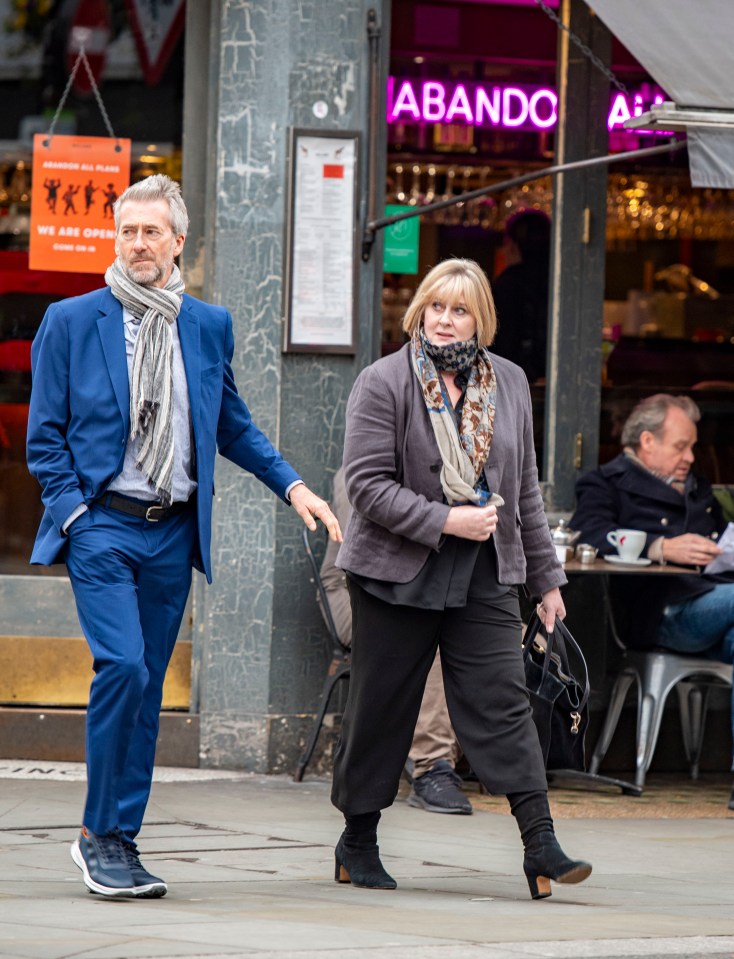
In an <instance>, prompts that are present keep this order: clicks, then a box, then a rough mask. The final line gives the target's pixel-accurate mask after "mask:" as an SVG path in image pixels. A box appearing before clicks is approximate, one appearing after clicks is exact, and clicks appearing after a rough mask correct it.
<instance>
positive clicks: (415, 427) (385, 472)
mask: <svg viewBox="0 0 734 959" xmlns="http://www.w3.org/2000/svg"><path fill="white" fill-rule="evenodd" d="M492 365H493V367H494V371H495V374H496V376H497V407H496V416H495V422H494V435H493V438H492V449H491V451H490V454H489V459H488V460H487V464H486V466H485V468H484V474H485V476H486V479H487V483H488V485H489V489H490V490H492V492H496V493H499V494H500V495H501V496H502V497H503V498H504V500H505V504H504V506H500V507H498V509H497V517H498V518H497V531H496V532H495V534H494V542H495V546H496V549H497V570H498V578H499V581H500V583H504V584H506V585H515V584H519V583H527V587H528V590H529V591H530V593H531V594H533V595H538V596H539V595H540V594H541V593H544V592H546V591H547V590H549V589H552V588H553V587H555V586H562V585H564V583H565V582H566V577H565V574H564V572H563V569H562V567H561V564H560V563H559V562H558V559H557V558H556V552H555V550H554V548H553V542H552V540H551V536H550V530H549V528H548V520H547V518H546V515H545V511H544V508H543V498H542V496H541V493H540V487H539V486H538V471H537V468H536V464H535V448H534V445H533V426H532V420H533V417H532V410H531V406H530V390H529V389H528V382H527V379H526V378H525V375H524V374H523V372H522V370H520V369H519V368H518V367H517V366H515V364H514V363H510V362H509V361H508V360H505V359H502V358H501V357H496V356H494V355H493V354H492ZM440 470H441V454H440V452H439V449H438V445H437V443H436V438H435V434H434V432H433V428H432V426H431V423H430V420H429V418H428V412H427V411H426V403H425V399H424V398H423V393H422V391H421V387H420V384H419V383H418V379H417V377H416V375H415V373H414V372H413V368H412V365H411V359H410V344H409V343H407V344H406V345H405V346H404V347H403V348H402V349H401V350H399V351H398V352H397V353H393V354H392V355H391V356H386V357H384V358H383V359H381V360H377V362H376V363H373V364H372V365H371V366H368V367H367V368H366V369H365V370H363V371H362V372H361V373H360V375H359V376H358V377H357V380H356V382H355V384H354V387H353V389H352V393H351V395H350V397H349V404H348V406H347V430H346V437H345V440H344V475H345V480H346V488H347V495H348V498H349V502H350V503H351V504H352V508H353V512H352V516H351V518H350V520H349V526H348V527H347V529H346V532H345V534H344V543H343V544H342V547H341V549H340V551H339V557H338V559H337V565H338V566H340V567H341V568H342V569H345V570H348V571H349V572H352V573H356V574H357V575H358V576H366V577H370V578H372V579H379V580H384V581H386V582H390V583H407V582H409V581H410V580H412V579H414V577H415V576H416V575H417V574H418V573H419V571H420V570H421V568H422V567H423V565H424V564H425V562H426V560H427V559H428V556H429V554H430V552H431V550H438V549H439V547H440V545H441V543H442V541H443V533H442V530H443V526H444V523H445V522H446V516H447V514H448V511H449V507H448V506H447V505H446V502H445V500H444V496H443V489H442V487H441V480H440Z"/></svg>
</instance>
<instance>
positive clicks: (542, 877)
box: [332, 259, 591, 898]
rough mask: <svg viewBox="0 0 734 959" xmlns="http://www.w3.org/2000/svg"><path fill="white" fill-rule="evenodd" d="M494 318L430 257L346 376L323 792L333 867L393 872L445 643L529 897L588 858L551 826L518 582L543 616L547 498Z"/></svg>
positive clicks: (552, 558) (459, 272)
mask: <svg viewBox="0 0 734 959" xmlns="http://www.w3.org/2000/svg"><path fill="white" fill-rule="evenodd" d="M496 327H497V321H496V316H495V310H494V303H493V301H492V294H491V291H490V288H489V283H488V281H487V278H486V276H485V275H484V273H483V272H482V270H481V269H480V268H479V266H477V264H476V263H474V262H473V261H471V260H459V259H454V260H447V261H445V262H443V263H441V264H439V265H438V266H436V267H434V268H433V269H432V270H431V271H430V272H429V273H428V275H427V276H426V277H425V279H424V280H423V282H422V283H421V284H420V286H419V287H418V290H417V292H416V294H415V297H414V298H413V301H412V303H411V304H410V306H409V307H408V310H407V312H406V314H405V318H404V320H403V328H404V330H405V331H406V333H408V335H409V336H410V337H411V339H410V342H409V343H406V345H405V346H404V347H403V348H402V349H401V350H400V351H399V352H397V353H395V354H393V355H392V356H388V357H385V358H384V359H381V360H378V361H377V362H376V363H373V364H372V366H369V367H368V368H367V369H365V370H364V371H363V372H362V373H361V374H360V376H359V377H358V379H357V381H356V383H355V384H354V388H353V390H352V393H351V396H350V398H349V404H348V407H347V430H346V438H345V445H344V471H345V479H346V486H347V494H348V496H349V501H350V503H351V505H352V509H353V512H352V517H351V519H350V522H349V525H348V527H347V531H346V533H345V537H344V544H343V546H342V548H341V550H340V552H339V557H338V560H337V564H338V565H339V566H340V567H341V568H343V569H344V570H345V571H346V573H347V577H348V581H349V591H350V599H351V603H352V621H353V634H352V672H351V680H350V689H349V698H348V701H347V705H346V710H345V714H344V720H343V725H342V734H341V739H340V742H339V746H338V748H337V752H336V757H335V762H334V784H333V790H332V801H333V803H334V805H335V806H336V807H337V808H338V809H340V810H341V811H342V813H344V816H345V820H346V828H345V830H344V833H343V834H342V836H341V838H340V839H339V843H338V845H337V847H336V872H335V878H336V879H337V881H340V882H352V883H353V884H354V885H358V886H364V887H370V888H382V889H394V888H395V886H396V885H397V884H396V882H395V880H394V879H392V878H391V877H390V876H389V875H388V874H387V872H386V871H385V870H384V868H383V866H382V863H381V862H380V859H379V850H378V846H377V823H378V821H379V818H380V810H382V809H384V808H386V807H387V806H390V805H391V804H392V802H393V800H394V798H395V795H396V793H397V790H398V784H399V780H400V774H401V771H402V769H403V765H404V763H405V759H406V757H407V755H408V751H409V749H410V743H411V737H412V735H413V730H414V728H415V723H416V719H417V716H418V712H419V709H420V704H421V696H422V693H423V688H424V686H425V682H426V676H427V674H428V671H429V669H430V666H431V663H432V662H433V659H434V657H435V654H436V649H437V648H439V649H440V652H441V660H442V663H443V668H444V685H445V687H446V699H447V702H448V706H449V712H450V714H451V720H452V723H453V725H454V729H455V730H456V734H457V736H458V739H459V741H460V743H461V746H462V749H463V751H464V754H465V755H466V757H467V759H468V761H469V763H470V764H471V768H472V769H473V771H474V772H475V773H476V775H477V776H478V778H479V779H480V781H481V782H482V783H483V784H484V786H485V787H486V788H487V789H488V790H489V791H490V792H492V793H500V794H506V795H507V797H508V800H509V802H510V808H511V811H512V813H513V815H514V816H515V817H516V819H517V822H518V826H519V828H520V833H521V837H522V840H523V843H524V847H525V859H524V863H523V866H524V871H525V874H526V876H527V880H528V884H529V886H530V891H531V894H532V896H533V898H544V897H545V896H549V895H550V894H551V893H550V880H551V879H553V880H555V881H557V882H566V883H571V882H581V881H582V880H583V879H586V878H587V876H588V875H589V874H590V872H591V866H590V865H589V864H588V863H586V862H583V861H579V860H572V859H569V858H568V857H567V856H566V855H565V854H564V853H563V851H562V850H561V848H560V846H559V845H558V842H557V840H556V837H555V834H554V831H553V820H552V819H551V815H550V810H549V806H548V794H547V782H546V776H545V769H544V765H543V758H542V755H541V751H540V746H539V744H538V737H537V733H536V730H535V725H534V723H533V720H532V715H531V710H530V705H529V700H528V696H527V692H526V688H525V675H524V669H523V663H522V655H521V621H520V609H519V602H518V586H519V584H522V583H525V584H527V587H528V588H529V590H530V592H531V593H532V594H534V595H537V596H540V597H542V599H541V603H540V606H539V612H540V614H541V617H542V619H543V620H544V622H545V625H546V628H548V629H552V628H553V625H554V623H555V619H556V616H559V617H561V618H562V617H563V616H564V615H565V609H564V607H563V601H562V599H561V593H560V589H559V587H560V586H562V585H563V584H564V583H565V582H566V578H565V576H564V573H563V569H562V567H561V566H560V564H559V562H558V560H557V558H556V554H555V550H554V547H553V543H552V541H551V538H550V532H549V529H548V523H547V520H546V517H545V513H544V510H543V501H542V498H541V495H540V489H539V487H538V474H537V468H536V463H535V452H534V446H533V434H532V415H531V412H532V411H531V405H530V391H529V389H528V384H527V380H526V379H525V375H524V373H523V372H522V370H521V369H520V368H519V367H517V366H515V365H514V364H513V363H510V362H509V361H508V360H504V359H501V358H500V357H497V356H493V355H492V356H490V354H489V352H488V350H487V346H489V344H490V343H491V342H492V339H493V337H494V334H495V331H496Z"/></svg>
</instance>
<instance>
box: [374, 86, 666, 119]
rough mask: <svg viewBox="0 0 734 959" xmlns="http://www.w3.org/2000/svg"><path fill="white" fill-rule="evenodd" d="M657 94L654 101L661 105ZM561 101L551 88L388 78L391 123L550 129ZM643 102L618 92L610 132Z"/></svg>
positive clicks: (613, 105)
mask: <svg viewBox="0 0 734 959" xmlns="http://www.w3.org/2000/svg"><path fill="white" fill-rule="evenodd" d="M662 100H663V98H662V97H661V96H659V95H656V96H655V97H654V98H653V99H652V102H654V103H662ZM557 108H558V97H557V96H556V93H555V91H554V90H552V89H551V88H550V87H537V86H535V87H533V86H527V85H506V84H495V85H494V86H487V85H485V84H481V83H451V82H447V83H443V82H441V81H439V80H423V81H421V80H406V79H397V78H395V77H390V78H389V79H388V96H387V122H388V123H399V122H401V123H457V122H458V123H465V124H467V125H471V126H479V127H502V128H505V129H525V130H550V129H551V128H552V127H554V126H555V124H556V122H557V120H558V112H557ZM643 109H644V107H643V98H642V96H641V95H640V94H639V93H638V94H635V95H634V96H632V95H630V96H629V97H628V96H626V95H625V94H623V93H618V94H616V95H615V96H614V97H613V99H612V102H611V105H610V109H609V117H608V127H609V129H610V130H613V129H621V128H622V125H623V123H624V121H625V120H628V119H629V118H630V117H632V116H639V115H640V114H641V113H642V112H643Z"/></svg>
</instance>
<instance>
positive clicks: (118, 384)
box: [27, 175, 341, 898]
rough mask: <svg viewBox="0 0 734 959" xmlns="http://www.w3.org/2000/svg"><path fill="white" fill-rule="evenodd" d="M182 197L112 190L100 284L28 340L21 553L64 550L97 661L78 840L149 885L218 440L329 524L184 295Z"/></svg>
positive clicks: (80, 861) (104, 890)
mask: <svg viewBox="0 0 734 959" xmlns="http://www.w3.org/2000/svg"><path fill="white" fill-rule="evenodd" d="M187 228H188V214H187V212H186V207H185V205H184V202H183V198H182V196H181V191H180V188H179V186H178V184H176V183H175V182H174V181H173V180H171V179H169V178H168V177H166V176H162V175H155V176H151V177H148V178H147V179H146V180H143V181H141V182H140V183H136V184H134V185H133V186H131V187H129V188H128V189H127V190H126V191H125V192H124V193H123V194H122V195H121V196H120V198H119V199H118V200H117V202H116V204H115V234H116V240H115V253H116V255H117V259H116V260H115V262H114V263H113V264H112V266H111V267H110V268H109V269H108V271H107V273H106V275H105V281H106V283H107V286H106V287H105V288H103V289H102V290H97V291H95V292H93V293H88V294H86V295H85V296H80V297H75V298H73V299H68V300H63V301H61V302H60V303H55V304H53V305H52V306H51V307H49V309H48V312H47V313H46V316H45V317H44V320H43V323H42V324H41V327H40V329H39V331H38V335H37V336H36V338H35V340H34V343H33V349H32V360H33V390H32V394H31V403H30V414H29V422H28V447H27V455H28V465H29V468H30V471H31V472H32V473H33V475H34V476H36V477H37V479H38V481H39V482H40V484H41V487H42V498H43V503H44V506H45V512H44V515H43V519H42V521H41V525H40V528H39V531H38V536H37V538H36V542H35V546H34V549H33V554H32V556H31V562H32V563H40V564H44V565H48V564H51V563H57V562H65V563H66V567H67V570H68V573H69V578H70V580H71V585H72V588H73V590H74V596H75V599H76V604H77V610H78V613H79V619H80V621H81V625H82V629H83V631H84V634H85V636H86V639H87V642H88V643H89V646H90V649H91V651H92V656H93V660H94V671H95V676H94V679H93V681H92V686H91V690H90V696H89V706H88V709H87V733H86V754H87V783H88V786H87V798H86V804H85V809H84V818H83V825H82V830H81V833H80V835H79V838H78V839H77V840H76V841H75V843H74V844H73V846H72V850H71V854H72V858H73V859H74V862H75V863H76V864H77V866H78V867H79V868H80V869H81V870H82V873H83V876H84V882H85V884H86V886H87V887H88V888H89V889H90V890H91V891H93V892H96V893H99V894H100V895H103V896H113V897H125V896H126V897H147V898H157V897H159V896H163V895H165V894H166V891H167V887H166V884H165V882H164V881H163V880H161V879H159V878H157V877H156V876H153V875H151V874H150V873H149V872H148V871H147V870H146V869H145V868H144V866H143V865H142V863H141V861H140V857H139V854H138V849H137V846H136V843H135V837H136V836H137V834H138V832H139V830H140V826H141V824H142V821H143V815H144V812H145V807H146V804H147V801H148V796H149V793H150V785H151V779H152V774H153V762H154V756H155V744H156V738H157V734H158V720H159V712H160V706H161V696H162V687H163V679H164V677H165V673H166V668H167V666H168V662H169V659H170V657H171V653H172V652H173V647H174V644H175V641H176V636H177V633H178V629H179V626H180V623H181V619H182V616H183V612H184V607H185V604H186V600H187V597H188V593H189V588H190V585H191V570H192V567H196V568H197V569H199V570H200V571H202V572H203V573H204V574H205V575H206V577H207V580H208V581H209V582H211V560H210V539H211V520H212V497H213V493H214V481H213V478H214V460H215V455H216V452H217V449H218V450H219V452H220V453H221V454H222V455H223V456H225V457H227V459H229V460H231V461H232V462H234V463H236V464H237V465H238V466H241V467H242V468H243V469H245V470H248V471H249V472H251V473H253V474H254V475H255V476H256V477H257V478H258V479H259V480H260V481H261V482H263V483H265V485H266V486H267V487H268V488H269V489H271V490H272V491H273V492H274V493H275V494H276V495H278V496H279V497H281V499H283V500H284V501H286V502H289V503H290V504H291V506H293V508H294V509H295V510H296V512H297V513H298V514H299V515H300V516H301V517H302V519H303V521H304V522H305V523H306V525H307V526H308V527H309V528H310V529H315V528H316V521H315V518H318V519H320V520H321V521H322V522H323V523H324V525H325V526H326V527H327V529H328V531H329V535H330V536H331V538H332V539H334V540H336V541H340V540H341V532H340V530H339V524H338V522H337V520H336V518H335V517H334V515H333V514H332V512H331V510H330V509H329V506H328V504H327V503H325V502H324V501H323V500H322V499H320V498H319V497H318V496H316V495H315V494H314V493H312V492H311V491H310V490H309V489H308V488H307V487H306V486H305V485H304V483H303V481H302V480H301V478H300V477H299V475H298V474H297V473H296V472H295V470H294V469H293V468H292V467H291V466H290V465H289V464H288V463H287V462H286V461H285V460H284V459H283V457H282V456H281V455H280V453H278V451H277V450H276V449H274V447H273V446H272V445H271V443H270V441H269V440H268V439H267V437H266V436H265V435H264V434H263V433H262V432H260V430H259V429H258V428H257V426H255V424H254V423H253V421H252V419H251V416H250V413H249V410H248V409H247V406H246V405H245V403H244V402H243V401H242V400H241V399H240V397H239V396H238V394H237V389H236V386H235V382H234V378H233V373H232V368H231V365H230V364H231V360H232V354H233V350H234V341H233V334H232V319H231V317H230V315H229V313H228V312H227V311H226V310H225V309H224V308H222V307H219V306H212V305H209V304H206V303H202V302H200V301H198V300H195V299H193V298H191V297H189V296H187V295H186V294H184V284H183V282H182V280H181V275H180V273H179V271H178V268H177V267H176V265H175V263H174V259H175V257H177V256H178V255H179V254H180V252H181V250H182V249H183V245H184V241H185V238H186V231H187Z"/></svg>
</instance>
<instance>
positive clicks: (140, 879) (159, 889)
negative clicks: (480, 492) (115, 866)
mask: <svg viewBox="0 0 734 959" xmlns="http://www.w3.org/2000/svg"><path fill="white" fill-rule="evenodd" d="M122 848H123V850H124V853H125V859H126V860H127V865H128V868H129V869H130V875H131V876H132V877H133V882H134V883H135V898H136V899H160V898H161V896H165V894H166V893H167V892H168V886H167V885H166V884H165V882H164V881H163V880H162V879H159V878H158V877H157V876H153V875H152V874H151V873H149V872H148V870H147V869H146V868H145V866H144V865H143V864H142V862H141V861H140V854H139V853H138V847H137V846H136V845H135V843H134V842H130V841H129V840H127V839H123V840H122Z"/></svg>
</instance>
